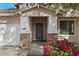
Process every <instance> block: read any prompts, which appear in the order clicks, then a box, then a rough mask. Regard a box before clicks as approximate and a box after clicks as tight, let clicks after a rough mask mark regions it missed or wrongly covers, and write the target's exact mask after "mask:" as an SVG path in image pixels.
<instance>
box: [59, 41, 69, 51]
mask: <svg viewBox="0 0 79 59" xmlns="http://www.w3.org/2000/svg"><path fill="white" fill-rule="evenodd" d="M59 47H60V48H61V49H62V50H65V51H66V50H69V49H70V48H69V46H68V45H67V43H66V42H65V41H64V40H61V41H59Z"/></svg>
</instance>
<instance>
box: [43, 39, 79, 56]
mask: <svg viewBox="0 0 79 59" xmlns="http://www.w3.org/2000/svg"><path fill="white" fill-rule="evenodd" d="M43 50H44V56H71V55H72V56H73V55H74V56H78V55H79V49H78V50H76V49H72V47H71V46H70V45H69V44H68V42H67V41H64V40H61V41H58V45H56V44H54V41H53V40H48V41H47V42H46V43H44V44H43Z"/></svg>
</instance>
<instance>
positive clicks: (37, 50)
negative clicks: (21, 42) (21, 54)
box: [28, 43, 44, 56]
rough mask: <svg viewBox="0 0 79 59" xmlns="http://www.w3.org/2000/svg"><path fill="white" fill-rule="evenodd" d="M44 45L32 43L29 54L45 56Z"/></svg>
mask: <svg viewBox="0 0 79 59" xmlns="http://www.w3.org/2000/svg"><path fill="white" fill-rule="evenodd" d="M43 53H44V52H43V47H42V46H41V45H39V44H37V43H32V44H31V45H30V47H29V54H28V55H29V56H43Z"/></svg>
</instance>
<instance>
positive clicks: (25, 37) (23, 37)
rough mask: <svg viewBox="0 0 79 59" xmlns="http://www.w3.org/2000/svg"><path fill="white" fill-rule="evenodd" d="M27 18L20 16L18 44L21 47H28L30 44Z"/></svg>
mask: <svg viewBox="0 0 79 59" xmlns="http://www.w3.org/2000/svg"><path fill="white" fill-rule="evenodd" d="M29 23H30V22H29V17H28V16H22V17H21V18H20V42H21V46H22V47H28V45H29V44H30V42H31V41H30V35H31V30H30V24H29Z"/></svg>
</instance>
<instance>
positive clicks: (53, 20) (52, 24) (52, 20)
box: [48, 16, 57, 39]
mask: <svg viewBox="0 0 79 59" xmlns="http://www.w3.org/2000/svg"><path fill="white" fill-rule="evenodd" d="M56 35H57V17H55V16H49V19H48V39H49V38H54V37H55V36H56Z"/></svg>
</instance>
